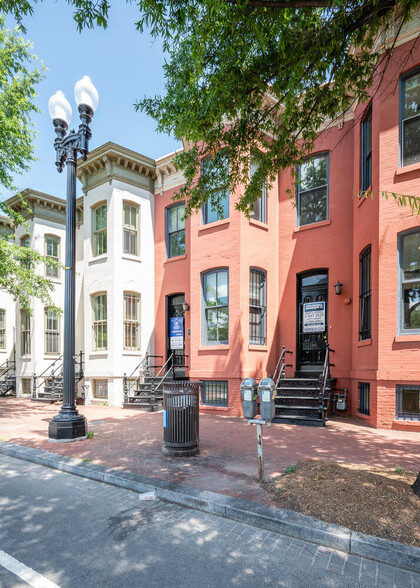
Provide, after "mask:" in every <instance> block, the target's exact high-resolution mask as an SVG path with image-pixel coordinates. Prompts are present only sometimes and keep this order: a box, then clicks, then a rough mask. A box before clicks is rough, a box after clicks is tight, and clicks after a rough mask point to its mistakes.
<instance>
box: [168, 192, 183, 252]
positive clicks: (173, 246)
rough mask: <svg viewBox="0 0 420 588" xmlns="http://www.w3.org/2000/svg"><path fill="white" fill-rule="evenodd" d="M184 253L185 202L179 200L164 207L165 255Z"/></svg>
mask: <svg viewBox="0 0 420 588" xmlns="http://www.w3.org/2000/svg"><path fill="white" fill-rule="evenodd" d="M184 254H185V204H184V202H179V203H177V204H173V205H172V206H169V207H168V208H167V209H166V255H167V257H168V258H169V257H177V256H178V255H184Z"/></svg>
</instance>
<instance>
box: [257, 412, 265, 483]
mask: <svg viewBox="0 0 420 588" xmlns="http://www.w3.org/2000/svg"><path fill="white" fill-rule="evenodd" d="M257 445H258V482H259V483H260V484H261V482H263V481H264V455H263V436H262V426H261V425H260V424H258V425H257Z"/></svg>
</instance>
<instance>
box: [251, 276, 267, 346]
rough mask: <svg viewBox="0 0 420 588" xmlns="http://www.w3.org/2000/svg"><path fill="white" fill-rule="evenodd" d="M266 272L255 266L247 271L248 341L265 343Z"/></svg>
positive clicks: (252, 343) (255, 343)
mask: <svg viewBox="0 0 420 588" xmlns="http://www.w3.org/2000/svg"><path fill="white" fill-rule="evenodd" d="M266 282H267V279H266V273H265V271H263V270H260V269H257V268H251V269H250V271H249V342H250V344H251V345H265V344H266Z"/></svg>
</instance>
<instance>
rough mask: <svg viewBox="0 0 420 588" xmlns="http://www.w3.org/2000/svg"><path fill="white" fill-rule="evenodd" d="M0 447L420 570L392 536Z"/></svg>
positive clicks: (412, 550)
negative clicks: (386, 537) (364, 533)
mask: <svg viewBox="0 0 420 588" xmlns="http://www.w3.org/2000/svg"><path fill="white" fill-rule="evenodd" d="M0 453H3V454H4V455H8V456H10V457H15V458H17V459H22V460H25V461H29V462H32V463H37V464H40V465H43V466H46V467H49V468H53V469H57V470H61V471H63V472H67V473H69V474H75V475H77V476H82V477H84V478H89V479H91V480H96V481H98V482H105V483H106V484H111V485H113V486H118V487H119V488H125V489H127V490H132V491H134V492H138V493H142V492H153V491H155V492H156V496H157V498H159V499H161V500H164V501H166V502H172V503H174V504H179V505H181V506H185V507H189V508H195V509H197V510H201V511H204V512H208V513H211V514H215V515H218V516H222V517H225V518H228V519H232V520H235V521H239V522H243V523H247V524H250V525H254V526H256V527H261V528H263V529H266V530H268V531H273V532H277V533H282V534H283V535H288V536H290V537H296V538H298V539H302V540H304V541H311V542H312V543H316V544H319V545H324V546H325V547H330V548H332V549H338V550H340V551H344V552H347V553H352V554H355V555H358V556H361V557H366V558H368V559H372V560H374V561H378V562H383V563H386V564H391V565H394V566H397V567H400V568H403V569H406V570H410V571H414V572H417V573H420V549H418V548H416V547H409V546H407V545H403V544H402V543H397V542H395V541H387V540H385V539H379V538H377V537H371V536H369V535H361V534H360V533H357V532H354V531H350V529H346V528H344V527H339V526H337V525H334V524H328V523H324V522H323V521H320V520H318V519H315V518H313V517H310V516H307V515H303V514H300V513H296V512H293V511H289V510H282V509H279V508H273V507H271V506H266V505H264V504H258V503H256V502H251V501H249V500H243V499H241V498H234V497H232V496H226V495H224V494H218V493H216V492H209V491H207V490H199V489H197V488H190V487H188V486H183V485H181V484H175V483H173V482H167V481H165V480H161V479H159V478H152V477H149V476H142V475H139V474H133V473H131V472H126V471H123V470H117V469H113V468H108V467H106V466H102V465H98V464H93V463H90V462H84V461H83V460H80V459H74V458H68V457H64V456H62V455H57V454H55V453H50V452H49V451H43V450H40V449H34V448H32V447H24V446H22V445H15V444H12V443H6V442H1V443H0Z"/></svg>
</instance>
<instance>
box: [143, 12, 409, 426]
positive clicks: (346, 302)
mask: <svg viewBox="0 0 420 588" xmlns="http://www.w3.org/2000/svg"><path fill="white" fill-rule="evenodd" d="M419 30H420V22H419V20H418V19H417V20H414V21H413V22H412V23H410V25H409V26H407V27H406V28H405V29H404V31H403V32H402V35H401V36H400V38H399V41H398V42H397V45H396V47H395V49H394V51H393V54H392V58H391V62H390V64H389V65H388V67H387V69H386V70H385V72H383V73H384V75H383V76H382V72H378V75H377V79H376V81H375V84H374V86H373V87H372V89H371V96H372V98H371V100H370V102H369V103H367V104H360V105H357V106H356V107H355V108H354V109H352V110H350V111H348V112H346V113H345V114H344V116H343V117H342V119H341V120H339V121H336V122H335V123H334V124H330V125H326V128H325V129H324V130H322V132H320V134H319V138H318V140H317V142H316V145H315V148H314V151H313V153H311V154H308V159H307V160H306V161H305V163H304V164H303V166H301V169H300V170H298V172H299V173H298V177H299V181H298V186H297V189H296V202H295V204H296V206H295V205H294V203H293V202H292V201H291V199H290V197H289V195H288V193H287V189H289V188H291V187H292V177H291V173H290V171H286V172H281V173H279V176H278V181H277V182H276V183H275V184H274V185H273V187H272V188H271V189H270V191H269V193H268V194H262V196H261V200H260V201H259V202H258V203H257V205H256V211H255V214H254V218H252V219H250V220H248V219H246V218H245V217H244V216H243V215H242V214H241V213H239V212H238V211H236V210H235V208H234V203H235V201H236V199H237V197H238V194H230V195H229V196H228V197H227V199H226V208H225V218H223V219H219V218H218V215H217V214H216V213H215V212H213V211H211V210H207V209H206V208H204V209H203V211H202V214H195V215H193V216H192V217H191V218H188V219H187V220H186V222H185V223H184V221H183V216H182V212H183V205H182V203H177V204H174V203H173V201H172V199H171V197H172V195H173V193H174V191H176V188H177V187H178V186H179V185H181V183H182V176H181V175H180V174H179V173H178V172H177V171H176V170H175V168H174V166H173V165H172V164H171V157H170V156H168V157H165V158H162V159H161V160H158V161H157V162H156V163H157V169H158V182H157V183H158V190H157V192H156V198H155V299H156V303H155V313H156V316H155V352H156V353H158V354H161V355H164V356H166V357H168V355H169V354H170V353H172V352H174V353H175V354H178V355H182V354H185V355H186V356H188V357H187V359H186V361H185V364H186V367H182V361H179V366H180V367H179V369H178V375H179V376H180V377H184V376H186V377H189V378H191V379H200V380H203V381H204V386H203V392H202V410H203V411H217V412H218V413H219V414H228V415H239V414H240V411H241V401H240V393H239V386H240V382H241V380H242V379H243V378H244V377H249V376H251V377H255V378H257V379H259V378H261V377H263V376H266V375H268V374H270V373H273V372H274V370H275V366H276V362H277V361H278V359H279V355H280V352H281V349H282V346H285V347H286V349H287V350H290V351H292V354H290V355H289V356H288V359H287V363H288V364H291V367H287V368H286V375H288V376H300V377H305V375H306V377H309V375H311V376H314V375H315V376H316V375H317V374H318V373H320V371H321V370H322V366H323V360H324V355H325V341H328V343H329V345H330V347H331V348H332V349H333V350H334V353H333V354H332V358H331V362H332V363H333V364H334V365H333V366H331V368H330V371H331V378H333V390H332V393H333V394H334V389H335V390H338V391H341V392H342V391H343V390H344V389H346V390H347V396H346V405H347V406H346V409H345V410H344V411H341V414H346V415H351V416H354V417H358V418H360V419H363V420H365V421H366V422H367V423H369V424H370V425H372V426H374V427H379V428H394V429H404V430H417V431H420V217H419V216H417V215H416V214H414V215H413V214H412V213H411V209H410V207H399V206H398V205H397V203H396V202H395V201H394V199H393V198H392V197H390V198H388V199H386V197H385V196H384V195H382V193H383V192H388V193H391V192H393V193H397V194H405V195H413V196H420V46H419V44H418V43H417V40H418V34H419ZM361 195H362V196H361ZM366 196H368V197H366ZM338 282H339V283H341V284H342V287H341V293H339V294H337V293H336V289H335V285H336V284H337V283H338ZM338 289H340V288H339V287H338ZM183 302H186V303H187V305H186V304H184V308H183V307H182V303H183ZM313 303H315V306H311V304H313ZM319 303H320V304H319ZM187 307H188V308H187ZM185 309H186V310H185ZM314 309H315V310H316V309H318V311H320V313H318V315H315V314H314V313H313V311H314ZM176 315H178V316H183V317H184V319H185V329H184V343H183V344H181V347H182V348H181V349H178V350H173V349H172V350H171V344H170V341H171V336H170V319H171V317H174V316H176ZM316 316H318V319H314V317H316ZM314 320H315V323H316V320H318V324H317V325H316V324H315V326H314ZM311 325H312V326H311ZM316 329H318V330H316ZM178 345H179V342H178Z"/></svg>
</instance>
